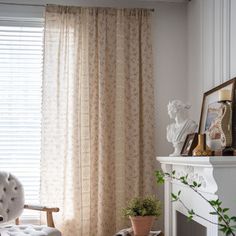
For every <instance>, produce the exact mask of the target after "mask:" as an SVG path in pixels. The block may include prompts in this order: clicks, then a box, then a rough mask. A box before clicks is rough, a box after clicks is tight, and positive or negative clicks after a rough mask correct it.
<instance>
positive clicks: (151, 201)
mask: <svg viewBox="0 0 236 236" xmlns="http://www.w3.org/2000/svg"><path fill="white" fill-rule="evenodd" d="M160 211H161V208H160V201H159V200H158V199H157V198H155V197H154V196H147V197H144V198H141V197H135V198H133V199H131V200H130V202H129V203H128V205H127V207H126V208H125V209H124V215H125V216H127V217H129V218H130V220H131V224H132V228H133V231H134V235H135V236H146V235H148V234H149V232H150V230H151V227H152V224H153V222H154V219H155V218H156V217H158V216H159V215H160Z"/></svg>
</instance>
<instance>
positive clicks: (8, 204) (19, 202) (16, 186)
mask: <svg viewBox="0 0 236 236" xmlns="http://www.w3.org/2000/svg"><path fill="white" fill-rule="evenodd" d="M23 209H24V189H23V186H22V184H21V183H20V181H19V180H18V179H17V178H16V177H15V176H14V175H12V174H10V173H8V172H3V171H0V223H4V222H7V221H10V220H14V219H16V218H17V217H19V216H20V215H21V213H22V211H23Z"/></svg>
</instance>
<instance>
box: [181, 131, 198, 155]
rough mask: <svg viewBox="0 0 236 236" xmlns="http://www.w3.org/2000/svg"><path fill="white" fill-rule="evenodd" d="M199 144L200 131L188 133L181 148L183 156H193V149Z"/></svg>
mask: <svg viewBox="0 0 236 236" xmlns="http://www.w3.org/2000/svg"><path fill="white" fill-rule="evenodd" d="M197 144H198V133H192V134H188V135H187V137H186V139H185V141H184V145H183V147H182V150H181V153H180V154H181V156H192V155H193V149H194V148H195V147H196V146H197Z"/></svg>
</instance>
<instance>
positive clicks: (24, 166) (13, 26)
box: [0, 19, 43, 222]
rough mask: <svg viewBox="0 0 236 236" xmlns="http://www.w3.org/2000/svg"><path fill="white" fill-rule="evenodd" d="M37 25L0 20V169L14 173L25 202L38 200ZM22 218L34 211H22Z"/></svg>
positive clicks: (39, 42) (39, 51) (32, 215)
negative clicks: (19, 182) (22, 186)
mask: <svg viewBox="0 0 236 236" xmlns="http://www.w3.org/2000/svg"><path fill="white" fill-rule="evenodd" d="M42 68H43V24H42V22H39V21H38V20H37V21H35V22H34V20H33V19H31V20H30V21H29V20H22V19H17V20H16V19H10V20H9V19H6V20H4V19H1V20H0V170H4V171H9V172H11V173H13V174H14V175H15V176H17V177H19V179H20V180H21V182H22V183H23V185H24V189H25V202H26V203H32V204H39V187H40V147H41V102H42V101H41V100H42V91H41V86H42ZM21 219H23V220H24V221H34V222H35V221H37V220H38V219H39V214H38V213H36V212H34V211H25V212H24V214H23V216H22V218H21Z"/></svg>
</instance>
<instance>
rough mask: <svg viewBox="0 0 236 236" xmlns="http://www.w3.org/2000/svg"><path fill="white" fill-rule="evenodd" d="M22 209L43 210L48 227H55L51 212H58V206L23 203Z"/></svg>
mask: <svg viewBox="0 0 236 236" xmlns="http://www.w3.org/2000/svg"><path fill="white" fill-rule="evenodd" d="M24 209H28V210H35V211H45V212H46V215H47V225H48V227H53V228H55V225H54V221H53V217H52V213H53V212H58V211H59V208H57V207H45V206H37V205H24Z"/></svg>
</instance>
